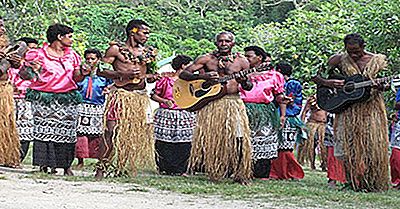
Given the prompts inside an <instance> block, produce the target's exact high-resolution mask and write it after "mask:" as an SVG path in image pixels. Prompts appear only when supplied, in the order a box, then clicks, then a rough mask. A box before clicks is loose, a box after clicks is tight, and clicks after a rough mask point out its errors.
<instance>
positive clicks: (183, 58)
mask: <svg viewBox="0 0 400 209" xmlns="http://www.w3.org/2000/svg"><path fill="white" fill-rule="evenodd" d="M191 61H193V59H192V58H191V57H189V56H187V55H182V54H180V55H177V56H176V57H175V58H174V59H172V63H171V66H172V68H173V69H174V70H179V69H180V68H181V67H182V65H187V64H189V63H190V62H191Z"/></svg>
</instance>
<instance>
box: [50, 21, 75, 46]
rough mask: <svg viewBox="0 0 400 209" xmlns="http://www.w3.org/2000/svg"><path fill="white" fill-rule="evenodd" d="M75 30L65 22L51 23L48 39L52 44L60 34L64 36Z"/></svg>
mask: <svg viewBox="0 0 400 209" xmlns="http://www.w3.org/2000/svg"><path fill="white" fill-rule="evenodd" d="M73 32H74V29H72V28H71V27H69V26H66V25H63V24H59V23H57V24H54V25H50V26H49V28H48V29H47V32H46V37H47V41H48V42H49V43H50V44H51V43H53V42H54V41H57V39H58V37H57V36H58V35H61V36H64V35H67V34H70V33H73Z"/></svg>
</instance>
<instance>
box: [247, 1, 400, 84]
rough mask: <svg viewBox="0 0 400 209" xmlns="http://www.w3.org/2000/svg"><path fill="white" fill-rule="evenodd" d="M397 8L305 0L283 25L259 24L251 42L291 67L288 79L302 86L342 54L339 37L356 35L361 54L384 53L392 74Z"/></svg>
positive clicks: (398, 35)
mask: <svg viewBox="0 0 400 209" xmlns="http://www.w3.org/2000/svg"><path fill="white" fill-rule="evenodd" d="M399 14H400V7H398V2H397V1H394V0H392V1H387V0H376V1H368V0H358V1H353V0H335V1H317V0H314V1H311V2H310V3H309V4H307V5H306V6H305V7H303V8H301V9H296V10H293V11H292V12H291V14H290V16H289V18H288V19H286V20H285V21H284V22H283V23H276V22H272V23H267V24H260V25H258V26H257V27H255V28H254V30H253V31H252V35H251V37H252V40H251V43H253V44H254V43H255V44H259V45H263V46H264V47H265V48H266V49H267V50H268V51H270V52H271V53H272V55H273V58H274V59H275V60H276V61H286V62H290V63H291V64H293V66H294V67H295V74H294V76H295V77H297V78H300V79H301V80H303V81H305V82H307V81H309V80H310V78H311V75H313V74H315V73H316V71H317V70H318V69H319V68H320V67H321V66H322V65H323V64H325V63H326V62H327V59H328V58H329V57H330V56H332V55H333V54H335V53H338V52H340V51H342V50H343V49H344V44H343V38H344V36H345V35H346V34H349V33H354V32H357V33H360V34H362V36H363V37H364V39H365V40H366V42H367V47H366V48H367V50H369V51H372V52H375V53H383V54H386V55H387V56H388V58H389V60H390V66H389V68H388V71H387V72H386V73H384V75H389V74H392V73H393V72H394V71H395V70H396V69H398V68H399V65H400V61H399V55H400V42H399V40H400V22H399V16H398V15H399Z"/></svg>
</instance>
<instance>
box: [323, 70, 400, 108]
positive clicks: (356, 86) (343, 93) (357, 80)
mask: <svg viewBox="0 0 400 209" xmlns="http://www.w3.org/2000/svg"><path fill="white" fill-rule="evenodd" d="M398 78H400V74H398V75H394V76H389V77H384V78H377V79H373V80H370V79H368V78H366V77H364V76H362V75H360V74H357V75H353V76H349V77H344V76H338V75H336V76H334V77H331V78H330V79H340V80H344V86H343V87H342V88H330V87H327V86H322V85H320V86H318V87H317V103H318V106H319V107H320V108H321V109H323V110H325V111H328V112H330V113H341V112H343V111H344V110H346V109H347V108H349V107H350V106H351V105H353V104H355V103H360V102H365V101H367V100H368V99H369V98H370V96H371V87H372V85H374V84H382V83H387V82H392V83H393V80H394V79H398Z"/></svg>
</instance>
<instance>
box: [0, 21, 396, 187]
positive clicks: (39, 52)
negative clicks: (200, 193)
mask: <svg viewBox="0 0 400 209" xmlns="http://www.w3.org/2000/svg"><path fill="white" fill-rule="evenodd" d="M73 32H74V30H73V29H72V28H71V27H69V26H66V25H62V24H54V25H51V26H50V27H49V28H48V29H47V32H46V35H47V41H48V42H47V43H44V44H43V46H42V47H40V48H38V47H37V44H38V42H37V41H36V40H34V39H30V38H24V39H21V40H19V41H20V42H24V43H25V45H26V46H25V48H28V49H27V50H25V51H26V52H24V53H23V54H22V55H17V53H14V52H13V51H12V50H10V49H11V47H9V46H10V43H9V41H8V39H7V37H6V31H5V27H4V21H3V19H0V59H1V60H2V62H1V66H0V67H1V72H0V73H1V77H0V80H1V82H0V84H1V87H2V88H1V89H0V94H1V97H0V108H1V111H0V112H1V113H0V114H1V118H0V120H1V123H0V124H1V126H3V127H2V128H1V129H0V133H1V136H2V139H1V140H0V164H1V165H6V166H18V165H19V163H20V162H21V161H22V160H23V159H24V157H25V156H26V153H27V151H28V148H29V146H30V145H29V142H30V141H33V156H32V158H33V161H32V163H33V165H35V166H39V167H40V170H41V171H43V172H46V173H55V172H57V171H56V168H62V169H64V174H65V175H73V173H72V170H71V164H72V162H73V160H74V158H75V157H77V158H78V167H82V166H83V164H84V160H83V159H84V158H97V159H98V163H97V165H96V174H95V176H96V178H97V179H102V178H103V177H104V176H108V175H115V176H120V175H135V174H136V172H137V170H138V167H152V168H154V167H156V168H157V169H158V171H159V172H160V173H161V174H168V175H182V176H186V175H187V173H188V172H203V173H205V174H206V175H207V176H208V177H209V179H210V180H211V181H219V180H221V179H223V178H232V179H233V180H234V181H237V182H239V183H241V184H247V183H249V181H250V180H251V179H252V178H258V179H261V180H267V179H302V178H303V177H304V172H303V169H302V167H301V165H300V164H304V162H305V161H309V162H310V167H311V169H315V157H316V150H319V151H320V153H321V157H320V159H321V169H322V170H324V171H327V172H328V178H329V184H330V185H331V186H334V185H335V184H336V181H339V182H342V183H346V182H347V183H348V185H349V186H350V187H351V188H352V189H354V190H357V191H360V190H361V191H384V190H387V189H388V185H389V174H388V163H389V159H388V155H387V150H388V132H387V131H388V128H387V119H386V109H385V105H384V103H383V96H382V90H384V89H385V88H384V87H381V86H379V85H377V86H374V87H375V88H373V90H372V91H371V98H370V99H369V100H368V101H367V102H363V103H358V104H354V105H352V106H351V107H350V108H348V109H346V110H345V111H344V112H342V113H338V114H336V115H332V114H329V113H327V112H326V111H324V110H322V109H320V108H319V107H318V104H317V102H316V97H315V96H311V97H310V98H309V99H307V103H306V105H305V107H304V110H303V111H302V109H303V108H302V102H303V95H302V85H301V83H300V81H299V80H297V79H295V78H293V77H292V76H291V75H292V71H293V69H292V67H291V66H290V65H289V64H287V63H283V62H281V63H278V64H276V65H275V66H273V65H272V64H271V55H270V54H268V53H266V52H265V51H264V49H262V48H261V47H259V46H249V47H246V48H244V50H243V51H244V55H242V54H240V53H233V52H232V49H233V47H234V46H235V36H234V35H233V34H232V33H230V32H221V33H219V34H217V35H216V37H215V45H216V48H217V49H216V50H215V51H213V52H210V53H208V54H205V55H202V56H199V57H198V58H197V59H195V60H194V61H193V60H192V58H190V57H189V56H186V55H177V56H176V57H175V58H174V59H173V60H172V63H171V66H172V68H173V70H174V71H173V72H170V73H165V74H158V73H157V67H156V66H157V64H156V58H157V50H156V49H155V48H154V47H151V46H147V45H146V44H145V43H146V42H147V40H148V38H149V35H150V26H149V25H148V24H147V23H146V22H145V21H143V20H131V21H130V22H129V23H128V24H127V26H126V31H125V32H126V36H127V38H126V40H125V42H111V43H110V46H109V48H108V49H107V50H106V52H105V54H104V56H103V55H102V53H101V52H100V51H99V50H97V49H88V50H86V51H85V52H84V58H85V61H84V62H82V61H81V57H80V56H79V55H78V54H77V53H76V52H75V51H73V50H72V48H71V47H72V43H73ZM344 43H345V49H346V50H345V52H343V53H341V54H338V55H334V56H332V57H331V58H330V59H329V61H328V65H329V67H328V68H327V69H328V70H329V72H327V73H321V74H318V75H316V76H314V77H313V81H314V82H315V83H317V84H319V85H325V86H329V87H332V88H340V87H342V86H343V85H344V80H336V79H330V78H324V77H323V76H322V75H326V74H328V75H332V74H334V73H340V74H342V75H346V76H350V75H354V74H363V75H365V76H367V77H369V78H375V77H376V75H377V73H378V72H379V71H380V70H382V69H384V68H385V67H386V59H385V57H384V56H383V55H377V54H372V53H369V52H367V51H365V50H364V45H365V44H364V42H363V40H362V38H361V37H360V36H359V35H358V34H350V35H347V36H346V37H345V39H344ZM17 46H19V48H24V44H19V45H17ZM14 48H15V47H14ZM21 51H22V50H21ZM248 69H255V70H252V71H248ZM250 72H251V73H250ZM221 78H226V79H223V81H220V80H221ZM178 79H180V80H183V81H186V82H191V81H206V82H210V83H213V84H218V83H219V84H221V85H222V90H221V92H220V96H219V97H216V98H214V99H213V100H212V101H210V102H209V103H208V104H206V105H205V106H204V107H203V108H201V109H200V110H198V111H195V112H193V111H187V110H185V109H182V108H181V107H179V106H177V104H176V101H175V100H174V97H173V95H174V89H173V87H174V83H175V82H176V81H177V80H178ZM154 82H155V88H154V89H153V90H152V91H151V93H150V97H149V96H148V94H147V91H146V84H147V83H154ZM398 95H400V93H399V94H398ZM149 99H152V100H154V101H156V102H158V103H159V108H158V109H157V110H156V111H155V113H154V121H153V123H150V122H149V118H148V114H147V112H148V109H149V105H150V104H149V102H150V100H149ZM397 101H398V103H396V108H397V109H400V105H399V104H400V96H398V99H397ZM308 113H309V114H308ZM300 114H301V118H300ZM307 115H309V117H308V120H307V123H306V124H305V123H304V122H305V120H306V116H307ZM395 127H396V128H395V130H397V131H394V132H393V134H392V136H393V137H392V138H393V140H392V141H393V144H394V145H393V152H392V158H391V164H392V169H391V172H392V182H393V183H395V184H396V186H397V187H399V185H400V163H399V162H400V151H399V147H400V145H399V141H400V135H399V132H400V131H398V130H400V128H399V127H400V122H398V123H396V126H395ZM307 133H308V134H307ZM307 135H308V136H307ZM294 150H297V158H296V157H295V155H294V152H293V151H294ZM299 162H300V163H299ZM378 169H379V171H380V172H376V171H377V170H378Z"/></svg>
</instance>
